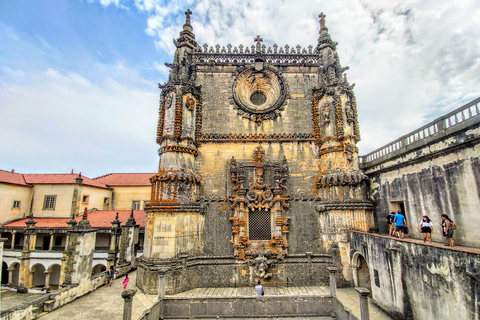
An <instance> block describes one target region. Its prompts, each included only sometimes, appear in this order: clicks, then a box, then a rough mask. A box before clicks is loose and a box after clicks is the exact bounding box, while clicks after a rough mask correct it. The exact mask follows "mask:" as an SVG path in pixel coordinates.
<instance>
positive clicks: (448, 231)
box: [441, 214, 455, 247]
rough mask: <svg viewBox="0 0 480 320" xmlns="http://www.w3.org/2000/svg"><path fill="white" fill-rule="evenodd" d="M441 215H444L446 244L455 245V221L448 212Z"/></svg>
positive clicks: (443, 224)
mask: <svg viewBox="0 0 480 320" xmlns="http://www.w3.org/2000/svg"><path fill="white" fill-rule="evenodd" d="M441 217H442V230H443V236H444V237H445V238H446V239H447V244H446V246H450V247H454V246H455V240H453V227H452V223H453V221H452V220H451V219H450V218H449V217H448V216H447V215H446V214H442V216H441Z"/></svg>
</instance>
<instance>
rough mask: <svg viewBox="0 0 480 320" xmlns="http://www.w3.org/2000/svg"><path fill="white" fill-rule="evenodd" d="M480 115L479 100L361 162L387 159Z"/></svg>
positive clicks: (379, 150) (364, 158) (364, 164)
mask: <svg viewBox="0 0 480 320" xmlns="http://www.w3.org/2000/svg"><path fill="white" fill-rule="evenodd" d="M479 114H480V98H477V99H475V100H473V101H471V102H469V103H467V104H466V105H464V106H462V107H460V108H458V109H456V110H454V111H452V112H450V113H448V114H446V115H444V116H443V117H440V118H438V119H436V120H434V121H432V122H430V123H428V124H426V125H424V126H423V127H421V128H419V129H417V130H415V131H412V132H410V133H408V134H406V135H404V136H402V137H400V138H399V139H397V140H395V141H393V142H391V143H388V144H386V145H384V146H383V147H381V148H378V149H377V150H374V151H372V152H370V153H368V154H366V155H364V156H360V157H359V162H360V164H362V165H363V166H366V165H367V164H368V163H369V162H371V161H375V160H379V159H381V158H383V157H387V156H388V155H390V154H391V153H393V152H395V151H397V150H400V149H403V148H405V149H406V148H407V146H409V145H411V144H413V143H416V142H419V141H422V140H425V139H426V138H429V137H434V136H436V135H441V134H442V132H443V131H445V130H447V129H449V128H451V127H454V126H456V125H458V124H461V123H463V122H464V121H465V120H468V119H471V118H475V117H479Z"/></svg>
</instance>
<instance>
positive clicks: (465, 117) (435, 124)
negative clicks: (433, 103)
mask: <svg viewBox="0 0 480 320" xmlns="http://www.w3.org/2000/svg"><path fill="white" fill-rule="evenodd" d="M479 115H480V98H477V99H475V100H473V101H471V102H469V103H467V104H466V105H464V106H462V107H460V108H458V109H456V110H454V111H452V112H450V113H448V114H446V115H444V116H442V117H440V118H438V119H436V120H434V121H432V122H430V123H428V124H426V125H424V126H423V127H421V128H419V129H417V130H414V131H412V132H410V133H408V134H406V135H404V136H402V137H400V138H398V139H397V140H395V141H393V142H391V143H388V144H387V145H385V146H383V147H381V148H379V149H377V150H374V151H372V152H370V153H368V154H366V155H364V156H360V157H359V162H360V168H361V169H363V170H364V172H365V173H366V174H367V175H368V174H372V173H378V172H381V171H384V170H387V169H389V168H395V167H398V166H401V165H405V164H408V163H413V162H415V161H419V160H421V159H425V158H428V157H432V156H435V155H437V154H439V153H442V152H445V151H446V150H449V149H452V148H456V147H458V146H460V145H464V144H466V143H471V142H473V141H475V140H478V139H479V138H480V132H479V130H477V129H476V128H478V127H479V125H480V116H479Z"/></svg>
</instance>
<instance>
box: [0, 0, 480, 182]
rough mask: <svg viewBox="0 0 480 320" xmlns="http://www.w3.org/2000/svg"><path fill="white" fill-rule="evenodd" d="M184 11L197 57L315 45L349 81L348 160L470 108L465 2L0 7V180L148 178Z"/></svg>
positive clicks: (475, 26) (473, 14)
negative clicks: (323, 40) (226, 50)
mask: <svg viewBox="0 0 480 320" xmlns="http://www.w3.org/2000/svg"><path fill="white" fill-rule="evenodd" d="M187 8H190V9H191V10H192V11H193V15H192V25H193V28H194V32H195V34H196V37H197V41H198V43H199V44H200V45H203V44H204V43H208V44H209V45H214V44H216V43H219V44H221V45H227V44H228V43H231V44H233V45H239V44H244V45H251V44H252V43H253V38H254V37H255V36H256V35H257V34H260V35H261V36H262V37H263V39H264V42H265V43H266V44H267V45H273V44H274V43H277V44H279V45H285V44H289V45H291V46H295V45H297V44H300V45H302V46H305V47H306V46H308V45H310V44H311V45H313V46H315V45H316V42H317V37H318V21H317V15H318V14H319V13H320V12H322V11H323V12H324V13H325V14H326V15H327V26H328V27H329V29H330V34H331V35H332V38H333V39H334V40H335V41H338V42H339V46H338V47H337V50H338V52H339V56H340V60H341V63H342V65H344V66H350V70H349V71H348V72H347V75H348V78H349V81H350V82H351V83H356V86H355V89H354V91H355V94H356V97H357V102H358V108H359V118H360V131H361V135H362V141H361V142H360V143H359V149H360V154H366V153H367V152H369V151H372V150H374V149H375V148H378V147H380V146H382V145H384V144H386V143H388V142H390V141H391V140H393V139H395V138H397V137H399V136H401V135H404V134H406V133H408V132H409V131H411V130H414V129H416V128H417V127H419V126H421V125H423V124H425V123H427V122H429V121H431V120H433V119H435V118H436V117H439V116H441V115H443V114H444V113H447V112H448V111H451V110H453V109H455V108H457V107H460V106H461V105H462V104H464V103H466V102H468V101H471V100H473V99H474V98H476V97H478V96H480V92H479V91H480V90H479V88H480V77H479V74H480V58H479V52H480V41H478V39H479V38H480V31H479V30H480V3H479V1H472V0H459V1H455V2H452V1H450V0H448V1H447V0H436V1H434V2H432V1H427V0H424V1H416V0H391V1H383V0H382V1H381V0H372V1H366V0H358V1H355V0H352V1H350V0H348V1H347V0H339V1H326V0H325V1H323V0H311V1H307V0H296V1H294V0H291V1H289V0H285V1H278V0H263V1H250V0H246V1H241V2H240V1H238V2H237V1H229V0H199V1H191V0H182V1H175V2H168V1H160V0H132V1H127V0H88V1H87V0H68V1H67V0H64V1H60V0H56V1H53V0H42V1H24V0H15V1H10V0H0V137H1V139H0V169H4V170H10V169H12V168H15V169H16V171H17V172H23V173H41V172H45V173H57V172H59V173H61V172H70V170H71V169H74V170H75V171H76V172H78V171H82V173H83V174H85V175H87V176H90V177H95V176H98V175H102V174H106V173H109V172H155V171H156V168H157V166H158V155H157V149H158V146H157V145H156V144H155V142H154V140H155V130H156V128H155V126H156V122H157V116H158V100H159V93H160V91H159V89H158V88H157V83H159V82H165V81H166V80H167V79H166V76H167V68H166V67H165V66H164V62H171V61H172V59H173V52H174V46H173V42H172V40H173V39H174V38H177V37H178V33H179V32H180V30H181V26H182V24H183V23H184V17H185V15H184V14H183V12H184V11H185V10H186V9H187Z"/></svg>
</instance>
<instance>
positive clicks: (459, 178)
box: [363, 116, 480, 246]
mask: <svg viewBox="0 0 480 320" xmlns="http://www.w3.org/2000/svg"><path fill="white" fill-rule="evenodd" d="M479 156H480V117H478V116H477V117H473V118H469V119H467V120H465V121H464V122H462V123H460V124H457V125H456V126H452V127H449V128H447V129H444V130H442V131H440V132H439V133H437V134H435V135H432V136H430V137H428V138H425V139H423V140H420V141H417V142H415V143H412V144H409V145H408V146H407V147H405V148H403V149H401V150H398V151H396V152H393V153H392V154H389V155H387V156H385V157H382V158H381V159H378V160H374V161H370V162H367V163H365V164H364V165H363V169H364V171H365V173H366V174H367V175H368V176H369V177H370V179H371V182H370V183H371V185H370V186H371V194H372V198H373V199H374V202H375V210H376V215H377V218H378V225H379V229H380V231H381V232H382V233H387V232H388V231H387V225H386V223H385V217H386V215H387V213H388V212H391V211H397V210H399V209H400V207H399V204H402V205H403V206H404V208H405V213H406V218H407V221H408V222H409V223H410V230H411V232H412V235H413V237H416V238H420V237H422V235H421V234H420V230H419V223H420V220H421V218H422V216H423V215H427V216H429V217H430V219H431V220H432V221H433V234H432V236H433V240H434V241H439V242H440V241H443V239H442V238H443V237H442V233H441V228H440V224H441V222H442V220H441V218H440V215H441V214H447V215H448V216H449V217H450V218H451V219H452V220H454V221H455V223H456V224H457V226H458V227H459V228H458V230H456V231H455V235H454V239H455V240H456V241H457V243H458V244H461V245H466V246H478V245H480V234H479V233H478V230H477V228H478V225H480V216H479V215H478V214H477V213H478V208H480V197H479V194H480V162H479Z"/></svg>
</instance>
